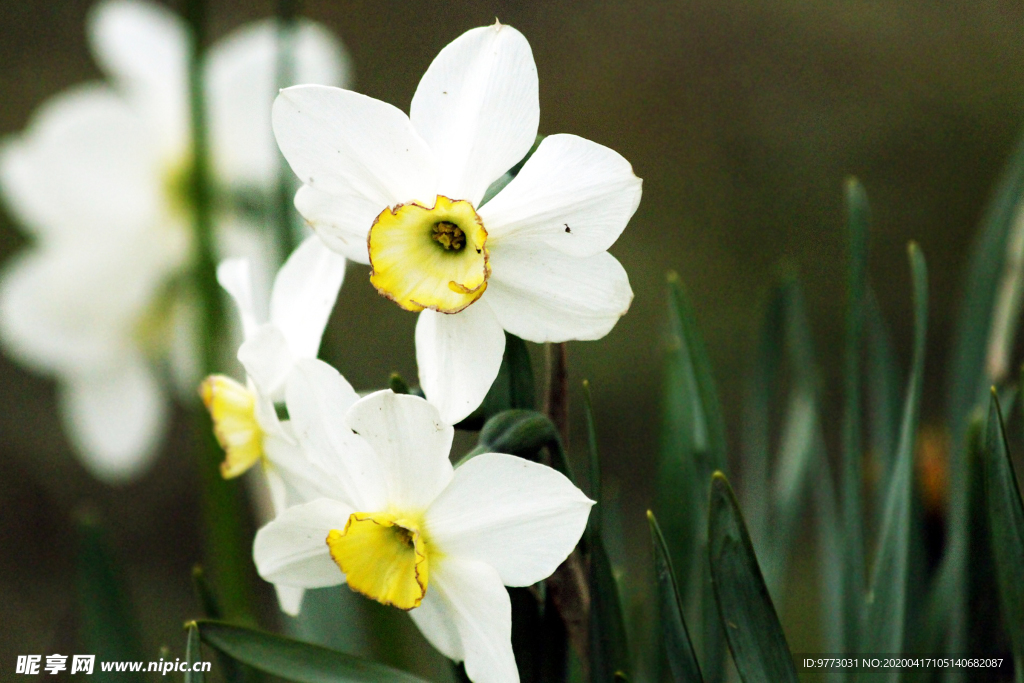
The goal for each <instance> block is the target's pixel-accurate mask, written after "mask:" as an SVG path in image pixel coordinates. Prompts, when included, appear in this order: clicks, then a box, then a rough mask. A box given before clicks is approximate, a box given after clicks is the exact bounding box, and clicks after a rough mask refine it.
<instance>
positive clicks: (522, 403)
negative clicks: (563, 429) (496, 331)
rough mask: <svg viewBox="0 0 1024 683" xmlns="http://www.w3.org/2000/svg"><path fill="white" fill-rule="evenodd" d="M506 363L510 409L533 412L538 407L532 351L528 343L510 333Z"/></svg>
mask: <svg viewBox="0 0 1024 683" xmlns="http://www.w3.org/2000/svg"><path fill="white" fill-rule="evenodd" d="M504 361H505V365H506V367H507V368H508V404H509V407H510V408H513V409H515V408H524V409H526V410H533V409H534V408H535V407H536V393H535V391H534V383H533V363H532V362H531V361H530V350H529V349H528V348H526V342H524V341H523V340H522V339H520V338H519V337H517V336H516V335H514V334H510V333H508V332H506V333H505V358H504Z"/></svg>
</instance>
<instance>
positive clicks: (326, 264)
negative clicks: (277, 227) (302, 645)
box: [200, 236, 357, 615]
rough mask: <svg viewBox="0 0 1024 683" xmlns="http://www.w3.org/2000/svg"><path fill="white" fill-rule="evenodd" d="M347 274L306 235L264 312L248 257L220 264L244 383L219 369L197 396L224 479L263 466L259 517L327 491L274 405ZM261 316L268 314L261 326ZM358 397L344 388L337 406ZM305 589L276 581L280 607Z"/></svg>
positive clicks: (294, 604) (296, 600) (288, 608)
mask: <svg viewBox="0 0 1024 683" xmlns="http://www.w3.org/2000/svg"><path fill="white" fill-rule="evenodd" d="M344 276H345V257H344V256H341V255H340V254H336V253H334V252H333V251H330V250H329V249H328V248H327V247H326V246H324V244H323V242H321V241H320V240H319V239H318V238H317V237H315V236H311V237H308V238H307V239H306V240H305V241H304V242H303V243H302V244H301V245H299V247H298V248H297V249H296V250H295V251H294V252H293V253H292V255H291V256H289V257H288V260H287V261H285V263H284V265H283V266H281V269H280V270H279V271H278V273H277V276H276V277H275V278H274V286H273V289H272V290H271V294H270V302H269V305H264V306H262V308H263V309H269V310H268V311H267V312H266V313H264V312H263V311H260V310H257V297H256V296H255V295H254V293H253V286H252V279H251V276H250V272H249V262H248V260H246V259H229V260H227V261H224V262H223V263H221V265H220V267H219V268H218V269H217V277H218V279H219V280H220V283H221V286H223V287H224V289H225V290H227V291H228V293H229V294H231V296H232V298H234V300H235V303H236V304H237V306H238V311H239V314H240V316H241V320H242V327H243V330H244V334H245V342H243V344H242V346H241V348H240V349H239V350H238V359H239V361H241V363H242V365H243V366H244V367H245V371H246V375H247V378H246V384H244V385H243V384H241V383H239V382H237V381H235V380H233V379H231V378H230V377H226V376H224V375H213V376H211V377H207V378H206V380H204V381H203V384H202V386H201V388H200V395H201V396H202V398H203V403H205V404H206V408H207V410H209V411H210V417H211V418H212V419H213V427H214V434H215V435H216V436H217V441H218V442H219V443H220V445H221V447H222V448H223V449H224V452H225V458H224V462H223V463H222V464H221V468H220V470H221V474H222V475H223V477H224V478H225V479H232V478H234V477H237V476H239V475H241V474H243V473H244V472H246V471H248V470H249V469H250V468H251V467H253V465H256V464H257V463H260V464H261V467H260V470H261V471H262V472H263V474H264V475H265V477H266V483H267V488H268V489H269V492H270V508H271V509H270V510H269V511H260V512H261V516H262V517H264V520H263V521H267V519H273V518H274V517H276V516H277V515H279V514H280V513H281V512H282V511H283V510H284V509H285V508H287V507H288V506H290V505H295V504H296V503H299V502H306V501H309V500H311V499H313V498H317V497H320V496H321V495H324V494H323V489H322V488H321V487H322V485H323V482H324V481H325V475H324V473H323V472H322V471H321V470H320V469H319V468H318V467H317V466H316V465H315V464H314V462H313V461H312V460H310V459H309V458H308V457H307V456H306V455H305V453H303V450H302V448H301V447H300V446H299V443H298V441H297V439H296V438H295V435H294V434H293V432H292V428H291V425H290V424H289V423H288V422H287V421H285V422H282V421H281V420H280V419H279V418H278V416H277V412H276V409H275V407H274V403H275V401H277V400H281V399H283V398H284V387H285V383H286V382H287V379H288V376H289V374H290V373H291V371H292V368H293V367H294V365H295V361H296V360H298V359H301V358H306V359H313V358H316V354H317V350H318V349H319V348H320V340H321V337H322V336H323V332H324V328H325V327H326V325H327V319H328V318H329V317H330V314H331V309H332V308H333V307H334V302H335V300H336V299H337V298H338V289H339V288H340V287H341V282H342V280H343V278H344ZM261 303H263V302H261ZM264 318H269V319H268V321H267V322H265V323H263V324H259V322H258V321H259V320H261V319H264ZM356 398H357V397H356V394H355V392H354V391H352V390H351V387H349V392H348V395H347V402H346V403H345V405H344V406H343V407H342V409H343V410H347V409H348V408H349V407H350V406H351V405H352V404H353V403H355V402H356ZM303 592H304V591H303V589H302V588H296V587H291V586H279V587H277V593H278V598H279V601H280V603H281V609H282V610H284V611H285V612H287V613H288V614H291V615H295V614H298V612H299V608H300V606H301V604H302V595H303Z"/></svg>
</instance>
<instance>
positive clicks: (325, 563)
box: [252, 498, 353, 588]
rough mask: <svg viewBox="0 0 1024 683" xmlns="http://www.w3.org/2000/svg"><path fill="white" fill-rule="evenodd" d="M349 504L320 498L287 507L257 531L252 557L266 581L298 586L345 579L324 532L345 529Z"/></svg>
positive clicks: (312, 586) (309, 586) (321, 585)
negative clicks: (328, 545)
mask: <svg viewBox="0 0 1024 683" xmlns="http://www.w3.org/2000/svg"><path fill="white" fill-rule="evenodd" d="M352 512H353V510H352V508H350V507H348V506H347V505H345V504H344V503H341V502H338V501H336V500H329V499H327V498H320V499H318V500H314V501H313V502H311V503H306V504H304V505H296V506H295V507H291V508H288V509H287V510H285V511H284V512H282V513H281V514H280V515H278V517H277V519H275V520H274V521H272V522H270V523H269V524H267V525H266V526H265V527H263V528H262V529H260V530H259V531H257V532H256V540H255V541H253V545H252V557H253V560H254V561H255V562H256V571H258V572H259V574H260V576H262V577H263V578H264V579H266V580H267V581H270V582H271V583H274V584H283V585H286V586H298V587H301V588H323V587H325V586H337V585H338V584H341V583H344V582H345V575H344V574H343V573H342V572H341V569H339V568H338V565H336V564H335V563H334V560H332V559H331V553H330V551H329V550H328V549H327V534H328V533H330V531H331V529H344V528H345V524H346V523H347V522H348V518H349V515H351V514H352Z"/></svg>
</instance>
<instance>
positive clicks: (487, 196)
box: [477, 135, 544, 208]
mask: <svg viewBox="0 0 1024 683" xmlns="http://www.w3.org/2000/svg"><path fill="white" fill-rule="evenodd" d="M543 139H544V136H543V135H538V136H537V138H536V139H535V140H534V141H533V146H532V147H530V151H529V152H527V153H526V156H525V157H523V158H522V160H521V161H520V162H519V163H517V164H516V165H515V166H513V167H512V168H510V169H509V170H508V172H507V173H505V174H504V175H502V176H501V177H500V178H498V179H497V180H495V181H494V182H493V183H491V184H490V186H489V187H488V188H487V191H486V192H484V196H483V199H481V200H480V204H479V206H477V208H480V207H481V206H483V205H484V204H486V203H487V202H489V201H491V200H492V199H493V198H494V196H495V195H496V194H498V193H499V192H501V191H502V190H503V189H505V186H506V185H508V184H509V183H511V182H512V179H513V178H515V177H516V176H517V175H519V171H520V170H521V169H522V168H523V166H524V165H525V164H526V162H527V160H529V158H530V157H532V156H533V153H534V152H536V151H537V147H539V146H540V143H541V140H543Z"/></svg>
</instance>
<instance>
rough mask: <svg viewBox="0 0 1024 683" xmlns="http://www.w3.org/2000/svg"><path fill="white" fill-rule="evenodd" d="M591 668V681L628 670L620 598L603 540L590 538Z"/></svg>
mask: <svg viewBox="0 0 1024 683" xmlns="http://www.w3.org/2000/svg"><path fill="white" fill-rule="evenodd" d="M588 545H589V553H590V667H591V675H592V676H593V680H596V681H608V680H611V679H612V677H613V676H614V675H615V673H616V672H620V671H629V670H630V665H629V643H628V639H627V636H626V626H625V622H624V621H623V618H622V598H621V597H620V596H619V584H618V582H617V581H616V580H615V574H614V571H613V570H612V564H611V561H610V560H609V559H608V551H607V549H606V548H605V545H604V540H603V539H602V538H601V536H600V535H594V536H592V537H591V539H590V543H589V544H588Z"/></svg>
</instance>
